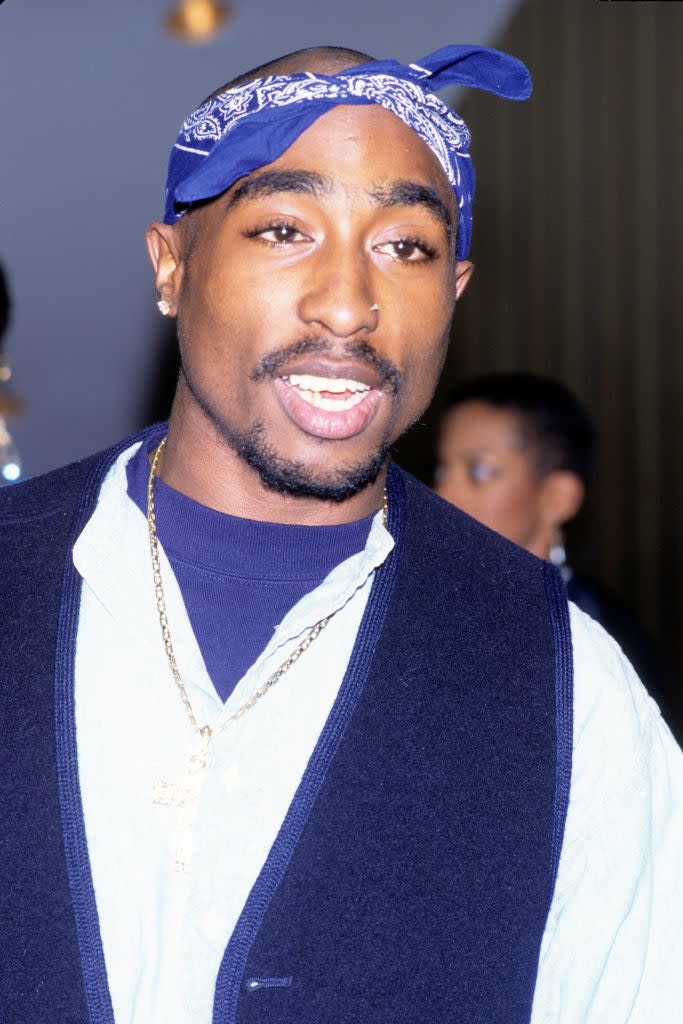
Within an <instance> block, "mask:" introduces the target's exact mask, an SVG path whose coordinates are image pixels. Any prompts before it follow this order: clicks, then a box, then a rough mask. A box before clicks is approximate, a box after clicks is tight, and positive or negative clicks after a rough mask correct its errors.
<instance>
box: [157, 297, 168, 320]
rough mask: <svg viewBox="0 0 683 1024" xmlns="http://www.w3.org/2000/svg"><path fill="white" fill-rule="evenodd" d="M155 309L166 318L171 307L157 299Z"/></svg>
mask: <svg viewBox="0 0 683 1024" xmlns="http://www.w3.org/2000/svg"><path fill="white" fill-rule="evenodd" d="M157 309H158V310H159V312H160V313H161V315H162V316H168V314H169V313H170V312H171V307H170V306H169V304H168V302H167V301H166V299H159V301H158V302H157Z"/></svg>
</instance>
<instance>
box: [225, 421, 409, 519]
mask: <svg viewBox="0 0 683 1024" xmlns="http://www.w3.org/2000/svg"><path fill="white" fill-rule="evenodd" d="M220 434H221V437H222V438H223V440H225V441H227V443H228V444H229V445H230V447H231V448H232V449H233V451H235V452H236V453H237V454H238V455H239V456H240V458H242V459H244V461H245V462H246V463H247V464H248V465H249V466H251V468H252V469H254V470H256V472H257V473H258V475H259V477H260V478H261V482H262V483H263V485H264V487H267V488H268V490H270V491H277V492H278V493H279V494H288V495H291V496H293V497H298V498H318V499H319V500H320V501H345V500H346V499H347V498H351V497H353V495H354V494H358V492H359V491H362V490H363V489H364V488H365V487H368V486H369V485H370V484H372V483H374V482H375V480H376V479H377V476H378V474H379V472H380V470H381V469H382V467H383V466H384V463H385V462H386V460H387V458H388V456H389V451H390V445H383V446H381V447H380V448H378V449H377V451H376V452H375V453H374V454H373V455H371V456H370V458H369V459H368V460H367V461H366V462H363V463H361V464H359V465H356V466H346V467H343V468H342V469H339V470H337V471H336V472H331V473H330V474H329V476H327V477H321V476H314V475H313V474H312V473H311V471H310V470H309V469H308V467H307V466H306V465H305V464H303V463H301V462H297V461H296V460H294V459H285V458H282V456H280V455H278V454H277V452H276V451H275V450H274V449H273V447H272V446H271V445H269V444H267V443H266V442H265V441H264V439H263V426H262V424H260V423H257V424H255V425H254V426H253V427H252V428H251V429H250V430H248V431H245V432H244V433H241V432H238V431H233V430H230V429H226V428H225V427H223V429H222V430H220Z"/></svg>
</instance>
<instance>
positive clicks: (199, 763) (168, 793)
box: [147, 437, 388, 871]
mask: <svg viewBox="0 0 683 1024" xmlns="http://www.w3.org/2000/svg"><path fill="white" fill-rule="evenodd" d="M165 444H166V438H165V437H164V438H163V439H162V441H161V442H160V444H159V445H158V446H157V448H156V451H155V452H154V457H153V458H152V465H151V467H150V471H149V479H148V481H147V526H148V531H149V549H150V555H151V558H152V573H153V577H154V593H155V596H156V602H157V612H158V614H159V625H160V626H161V636H162V639H163V642H164V648H165V651H166V657H167V659H168V664H169V667H170V669H171V673H172V675H173V680H174V682H175V685H176V688H177V690H178V694H179V696H180V699H181V701H182V704H183V707H184V708H185V713H186V715H187V718H188V721H189V723H190V726H191V728H192V732H193V733H194V734H195V736H196V737H197V738H198V740H199V744H198V749H197V750H196V752H195V753H194V754H192V755H191V757H190V761H189V765H188V778H187V782H186V784H185V785H184V786H178V785H176V784H174V783H169V782H157V783H155V784H154V787H153V792H152V801H153V803H155V804H165V805H167V806H173V807H183V808H194V807H195V806H196V802H197V797H198V796H199V789H200V786H201V782H200V778H199V773H200V772H201V770H202V769H203V768H206V766H207V764H208V751H209V744H210V743H211V740H212V739H213V738H214V737H215V736H218V735H219V734H220V733H222V732H223V731H224V730H225V729H227V727H228V726H229V725H231V724H232V723H233V722H236V721H237V720H238V719H239V718H242V716H243V715H246V713H247V712H248V711H250V710H251V709H252V708H253V707H254V705H255V704H256V703H257V702H258V701H259V700H260V699H261V698H262V697H264V696H265V695H266V693H268V691H269V690H271V689H272V688H273V686H275V684H276V683H277V682H279V680H280V679H281V678H282V676H284V675H285V673H286V672H288V671H289V669H290V668H291V667H292V665H294V664H295V662H297V661H298V660H299V658H300V657H301V655H302V654H303V653H304V652H305V651H307V650H308V648H309V647H310V646H311V644H312V643H313V641H314V640H316V639H317V638H318V637H319V636H320V634H321V633H322V631H323V629H324V628H325V626H327V624H328V623H329V621H330V619H332V618H333V617H334V615H335V614H336V612H337V611H338V609H335V611H333V612H331V613H330V614H329V615H326V616H325V618H323V619H320V620H319V621H318V622H316V624H315V625H314V626H313V627H312V629H310V630H309V632H308V633H307V634H306V636H305V637H304V638H303V640H302V641H301V642H300V643H299V644H298V646H297V647H295V649H294V650H293V651H292V653H291V654H290V655H289V657H287V658H285V660H284V661H283V662H282V664H281V665H280V666H279V667H278V668H276V669H275V671H274V672H273V673H272V675H270V676H269V677H268V678H267V679H266V681H265V682H264V683H262V684H261V686H259V688H258V690H256V691H255V692H254V694H253V695H252V696H251V697H250V698H249V700H247V701H245V702H244V704H242V705H241V707H239V708H238V709H237V710H236V711H234V712H233V713H232V714H231V715H230V716H229V717H228V718H226V719H225V720H224V721H223V722H221V724H220V725H219V726H218V727H217V728H212V727H211V726H210V725H208V724H207V725H199V722H198V721H197V718H196V716H195V713H194V711H193V709H192V704H191V702H190V698H189V696H188V693H187V690H186V689H185V684H184V683H183V679H182V676H181V674H180V670H179V668H178V663H177V661H176V656H175V651H174V649H173V641H172V640H171V630H170V627H169V624H168V613H167V610H166V596H165V594H164V586H163V582H162V578H161V562H160V558H159V539H158V536H157V525H156V510H155V505H154V480H155V478H156V475H157V470H158V466H159V459H160V457H161V453H162V451H163V450H164V446H165ZM382 517H383V522H384V525H385V526H386V525H387V519H388V509H387V495H386V489H385V491H384V498H383V504H382ZM193 798H194V799H193ZM193 816H194V815H193V813H192V812H191V811H188V813H187V814H185V815H184V820H183V821H182V822H181V825H180V838H179V839H178V842H177V848H176V853H175V857H174V865H175V868H176V870H178V871H186V870H187V864H188V861H189V852H190V851H189V843H190V836H189V832H190V830H191V825H192V820H193Z"/></svg>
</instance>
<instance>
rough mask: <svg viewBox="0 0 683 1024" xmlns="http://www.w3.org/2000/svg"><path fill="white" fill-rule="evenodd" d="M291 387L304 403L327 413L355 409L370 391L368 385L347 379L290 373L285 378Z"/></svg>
mask: <svg viewBox="0 0 683 1024" xmlns="http://www.w3.org/2000/svg"><path fill="white" fill-rule="evenodd" d="M282 379H283V380H285V381H287V383H288V384H289V386H290V387H292V388H296V391H297V393H298V394H299V396H300V397H301V398H303V400H304V402H308V404H309V405H312V406H314V408H316V409H325V410H326V411H327V412H342V411H343V410H344V409H353V407H354V406H356V405H359V404H360V402H362V401H363V398H364V397H365V395H367V394H368V392H369V391H370V387H369V386H368V385H367V384H361V382H360V381H358V380H349V379H348V378H346V377H337V378H330V377H314V376H313V375H312V374H310V373H290V374H289V375H288V376H286V377H283V378H282Z"/></svg>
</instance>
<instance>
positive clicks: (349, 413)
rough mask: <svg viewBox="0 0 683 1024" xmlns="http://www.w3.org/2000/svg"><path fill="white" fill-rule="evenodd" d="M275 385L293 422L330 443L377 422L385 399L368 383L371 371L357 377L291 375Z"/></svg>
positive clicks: (356, 374) (282, 378)
mask: <svg viewBox="0 0 683 1024" xmlns="http://www.w3.org/2000/svg"><path fill="white" fill-rule="evenodd" d="M328 372H329V371H328ZM359 377H363V378H365V379H363V380H359V379H358V378H359ZM273 383H274V387H275V391H276V394H277V396H278V398H279V400H280V403H281V404H282V406H283V408H284V410H285V412H286V413H287V415H288V417H289V418H290V420H292V422H293V423H295V424H296V425H297V426H298V427H299V428H300V429H301V430H304V431H305V432H306V433H307V434H312V435H313V436H314V437H320V438H325V439H327V440H344V439H345V438H349V437H354V436H355V435H356V434H359V433H360V432H361V431H362V430H364V429H365V428H366V427H367V426H368V424H369V423H370V422H371V420H372V419H373V417H374V415H375V413H376V411H377V407H378V405H379V402H380V399H381V397H382V392H381V391H380V390H379V388H377V387H373V386H372V384H371V383H370V382H369V381H368V373H367V370H365V372H363V373H354V374H353V376H351V375H349V376H347V375H344V376H341V375H340V376H327V375H326V374H320V373H290V374H286V375H284V376H281V377H277V378H276V379H275V381H274V382H273Z"/></svg>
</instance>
